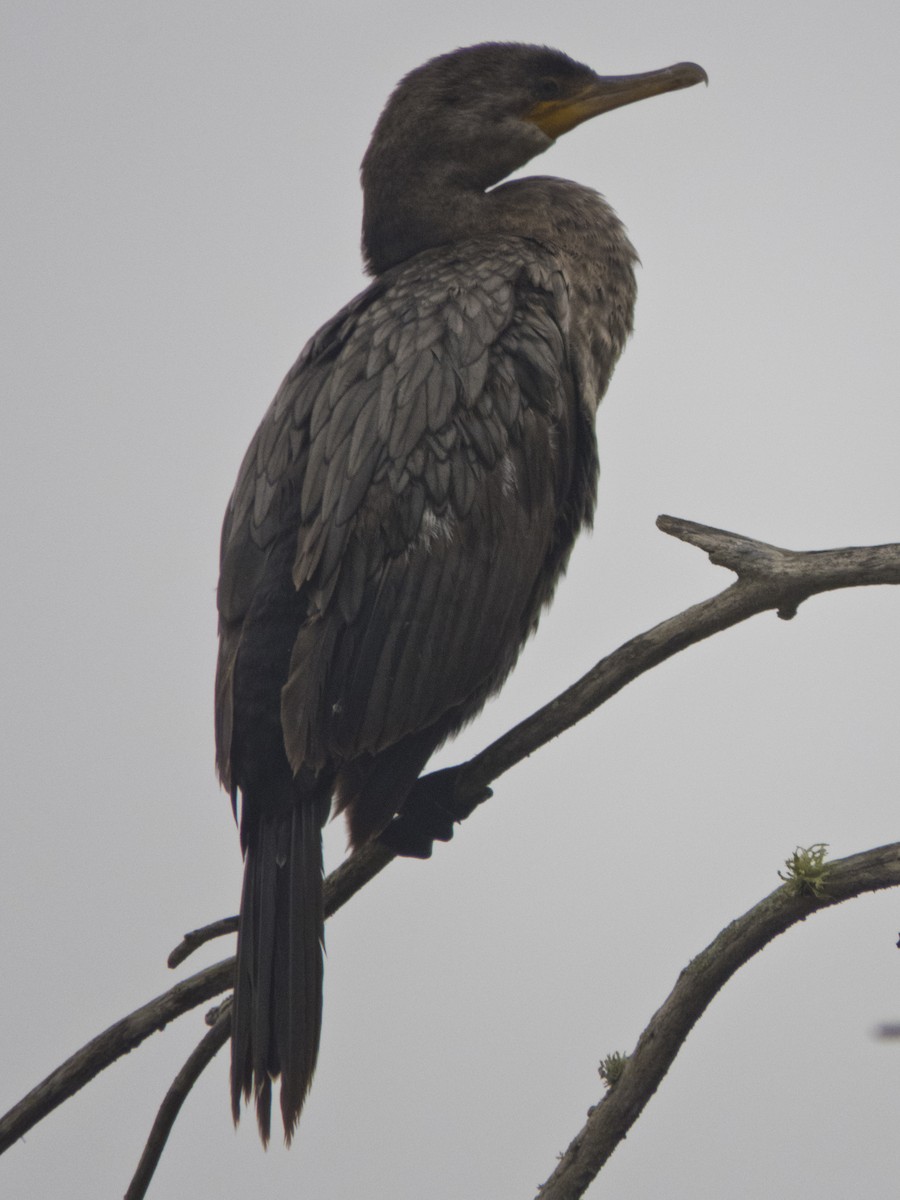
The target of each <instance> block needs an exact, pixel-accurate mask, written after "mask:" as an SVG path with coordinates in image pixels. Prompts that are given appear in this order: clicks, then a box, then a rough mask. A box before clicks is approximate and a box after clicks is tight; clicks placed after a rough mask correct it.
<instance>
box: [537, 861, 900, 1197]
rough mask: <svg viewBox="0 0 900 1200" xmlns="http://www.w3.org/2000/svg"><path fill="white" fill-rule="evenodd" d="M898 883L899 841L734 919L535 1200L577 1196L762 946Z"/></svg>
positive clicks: (684, 979)
mask: <svg viewBox="0 0 900 1200" xmlns="http://www.w3.org/2000/svg"><path fill="white" fill-rule="evenodd" d="M898 885H900V842H897V843H894V844H892V845H890V846H880V847H879V848H878V849H876V850H867V851H865V852H864V853H862V854H854V855H852V856H851V857H849V858H842V859H837V860H836V861H835V862H830V863H828V864H827V877H826V881H825V884H824V887H823V894H822V895H818V896H817V895H813V894H811V893H810V892H809V891H804V890H803V889H799V888H797V887H796V886H794V884H793V881H791V882H788V883H785V884H784V885H782V886H781V887H780V888H778V889H777V890H776V891H774V892H772V893H771V895H769V896H767V897H766V899H765V900H763V901H761V902H760V903H759V904H757V905H756V906H755V907H754V908H751V909H750V911H749V912H747V913H745V914H744V915H743V916H742V917H739V918H738V919H737V920H736V921H733V922H732V923H731V924H730V925H729V926H728V927H727V928H726V929H723V930H722V932H721V933H720V934H719V936H718V937H717V938H716V939H715V941H713V942H712V943H711V944H710V945H709V946H708V947H707V948H706V949H705V950H704V951H703V952H702V953H701V954H698V956H697V957H696V958H695V959H693V960H692V961H691V962H690V963H689V964H688V966H687V967H686V968H685V969H684V970H683V971H682V973H681V975H680V976H679V978H678V982H677V983H676V985H675V987H674V988H673V990H672V991H671V993H670V994H669V996H668V998H667V1000H666V1001H665V1003H664V1004H663V1006H662V1008H660V1009H659V1010H658V1011H657V1012H656V1013H655V1014H654V1015H653V1017H652V1018H651V1020H650V1024H649V1025H648V1026H647V1028H646V1029H645V1030H644V1032H643V1033H642V1034H641V1036H640V1038H639V1039H638V1044H637V1046H636V1047H635V1049H634V1051H633V1052H632V1053H631V1054H630V1055H628V1056H627V1060H626V1061H625V1063H624V1066H623V1067H622V1070H621V1074H620V1075H619V1077H618V1079H617V1080H616V1082H615V1085H614V1086H613V1087H612V1088H611V1090H610V1091H608V1092H607V1093H606V1095H605V1096H604V1097H603V1098H602V1099H601V1100H600V1101H599V1103H598V1104H597V1105H596V1106H595V1107H594V1108H593V1109H591V1111H590V1113H589V1115H588V1119H587V1122H586V1123H585V1125H584V1127H583V1128H582V1129H581V1131H580V1132H579V1133H578V1134H577V1135H576V1136H575V1138H574V1139H573V1141H572V1143H571V1144H570V1146H569V1148H568V1149H567V1150H566V1152H565V1154H563V1155H562V1157H561V1159H560V1162H559V1165H558V1166H557V1167H556V1169H555V1170H554V1172H553V1174H552V1175H551V1176H550V1178H549V1179H548V1180H547V1182H546V1183H545V1184H544V1185H543V1186H542V1187H541V1188H540V1190H539V1192H538V1198H537V1200H578V1198H579V1197H580V1196H583V1195H584V1193H585V1192H586V1191H587V1189H588V1187H589V1186H590V1185H591V1183H592V1182H593V1180H594V1179H595V1178H596V1177H597V1175H598V1174H599V1172H600V1170H601V1168H602V1167H603V1166H604V1164H605V1163H606V1162H607V1160H608V1159H609V1157H610V1155H611V1154H612V1153H613V1151H614V1150H615V1149H616V1147H617V1146H618V1144H619V1143H620V1142H621V1141H622V1140H623V1138H624V1137H625V1135H626V1134H627V1133H628V1131H629V1130H630V1129H631V1127H632V1125H634V1123H635V1121H636V1120H637V1119H638V1117H639V1116H640V1114H641V1113H642V1112H643V1110H644V1107H645V1106H646V1104H647V1103H648V1101H649V1100H650V1098H651V1096H652V1095H653V1094H654V1092H655V1091H656V1089H657V1088H658V1087H659V1085H660V1083H661V1082H662V1080H663V1077H664V1076H665V1074H666V1072H667V1071H668V1069H669V1067H670V1066H671V1064H672V1062H673V1060H674V1058H675V1056H676V1054H677V1053H678V1051H679V1050H680V1049H681V1046H682V1044H683V1043H684V1041H685V1038H686V1037H687V1036H688V1034H689V1033H690V1031H691V1029H692V1028H693V1027H694V1025H695V1024H696V1022H697V1021H698V1020H699V1019H700V1017H701V1016H702V1014H703V1013H704V1011H705V1010H706V1008H707V1007H708V1005H709V1004H710V1002H711V1001H712V999H713V997H714V996H715V995H716V993H717V992H718V991H719V990H720V989H721V988H722V987H723V986H724V984H725V983H727V981H728V980H729V979H730V978H731V977H732V975H734V973H735V972H736V971H737V970H738V969H739V968H740V967H742V966H743V965H744V963H745V962H747V961H748V960H749V959H750V958H752V957H753V955H754V954H756V953H757V952H758V951H759V950H761V949H762V948H763V947H764V946H766V945H767V944H768V943H769V942H771V941H772V940H773V939H774V938H776V937H777V936H778V935H779V934H780V933H784V931H785V930H786V929H789V928H790V927H791V926H792V925H795V924H797V922H799V921H803V920H804V919H805V918H806V917H808V916H809V915H810V914H811V913H814V912H818V911H820V910H821V909H823V908H829V907H831V906H832V905H834V904H839V903H841V902H842V901H844V900H850V899H852V898H853V897H854V896H859V895H862V894H863V893H864V892H874V891H878V890H879V889H881V888H888V887H896V886H898Z"/></svg>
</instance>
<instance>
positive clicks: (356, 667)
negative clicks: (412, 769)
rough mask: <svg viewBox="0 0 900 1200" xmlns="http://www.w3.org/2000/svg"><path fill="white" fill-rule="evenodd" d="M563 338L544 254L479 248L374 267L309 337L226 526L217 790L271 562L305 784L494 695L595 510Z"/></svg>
mask: <svg viewBox="0 0 900 1200" xmlns="http://www.w3.org/2000/svg"><path fill="white" fill-rule="evenodd" d="M567 329H568V303H567V289H566V285H565V279H564V276H563V274H562V272H561V271H560V269H559V266H558V264H557V263H556V262H555V260H554V259H553V258H552V256H551V255H550V254H549V253H548V252H546V251H543V250H541V249H540V248H538V247H536V246H534V245H533V244H530V243H527V242H525V241H522V240H519V239H509V240H508V241H504V242H500V243H498V242H497V241H492V242H490V243H479V242H477V241H472V242H471V243H467V244H466V245H465V246H463V247H456V248H454V249H453V250H452V251H451V250H449V249H448V250H437V251H433V252H430V253H428V254H425V255H421V256H419V257H417V258H416V259H415V260H414V261H413V262H411V263H409V264H406V265H404V266H402V267H400V268H397V269H396V270H395V271H394V272H391V273H389V274H388V275H386V276H384V277H383V278H382V279H381V280H380V281H378V282H377V283H376V284H374V285H373V287H372V288H371V289H369V291H368V292H366V293H363V294H362V296H361V297H358V298H357V300H356V301H354V302H353V304H351V305H350V306H348V308H347V309H345V310H344V311H343V312H342V313H341V314H339V315H338V317H336V318H335V319H334V321H332V322H331V323H329V325H327V326H326V327H324V329H323V330H322V331H320V333H319V334H318V335H317V336H316V338H315V339H314V340H313V342H312V343H310V346H309V347H307V350H306V351H304V354H303V355H302V356H301V358H300V360H299V361H298V363H297V365H296V366H295V368H294V369H293V370H292V372H291V373H290V374H289V375H288V377H287V379H286V380H285V383H284V385H283V386H282V389H281V390H280V392H279V394H278V396H277V397H276V399H275V401H274V402H273V405H272V407H271V408H270V410H269V413H268V414H267V416H266V418H265V420H264V421H263V424H262V426H261V427H260V429H259V431H258V433H257V435H256V437H255V439H254V442H253V444H252V445H251V447H250V450H249V451H248V454H247V456H246V458H245V460H244V464H243V466H242V468H241V473H240V475H239V478H238V483H237V486H236V488H235V493H234V497H233V500H232V505H231V508H230V510H229V516H228V518H227V519H226V525H225V529H224V531H223V544H222V573H221V579H220V589H219V606H220V614H221V630H222V647H221V652H220V668H219V673H220V682H219V692H218V696H217V710H218V713H219V721H218V726H217V728H218V732H219V762H220V771H222V774H223V778H224V779H225V780H226V782H227V781H228V780H229V779H230V774H229V766H228V762H229V747H230V741H231V737H232V716H231V714H232V712H233V709H234V705H235V703H236V701H235V698H234V695H233V692H234V688H233V686H232V685H233V680H234V667H235V663H236V662H237V661H238V660H239V658H240V656H241V655H243V654H245V653H246V654H250V653H251V650H250V645H251V644H252V643H253V642H254V641H255V640H256V639H257V638H258V637H260V636H262V632H261V631H262V626H263V625H264V624H265V621H266V619H267V617H266V611H267V606H266V604H265V603H264V601H265V599H266V593H267V592H268V591H271V589H272V588H273V587H274V586H275V585H276V582H277V581H276V579H273V569H274V568H273V564H275V563H276V562H277V561H279V560H281V559H283V561H284V565H283V566H282V567H280V568H278V570H279V571H280V572H281V573H282V574H283V573H284V572H285V571H286V570H287V569H288V568H289V569H290V577H291V588H290V591H291V595H292V596H293V597H294V599H295V604H294V607H293V608H292V610H291V612H292V616H291V618H290V620H289V621H288V622H287V624H290V621H293V628H292V629H291V630H290V633H291V645H290V651H289V660H288V661H286V662H285V663H284V672H283V674H282V675H281V678H280V679H279V680H278V681H277V686H278V688H279V689H280V717H281V727H282V731H283V738H284V746H285V749H286V751H287V757H288V760H289V762H290V764H291V767H292V769H293V771H294V772H295V773H296V772H299V771H301V770H304V769H308V770H313V771H318V770H321V769H322V768H323V767H325V766H326V765H328V764H332V765H333V764H335V763H344V762H348V761H352V760H353V759H356V758H358V757H360V756H366V755H377V754H379V753H380V752H382V751H384V750H385V749H386V748H387V747H390V746H392V745H394V744H396V743H397V742H399V741H400V740H401V739H403V738H405V737H407V736H409V735H411V734H415V733H417V732H419V731H421V730H422V729H424V728H426V727H429V726H433V725H435V724H436V723H440V722H441V721H442V720H444V718H445V717H446V715H447V714H448V713H452V714H454V721H453V724H454V725H458V724H461V723H462V722H463V721H464V720H465V719H466V718H467V717H468V716H470V715H472V713H473V712H474V711H475V710H477V708H478V707H480V705H481V704H482V703H483V701H484V699H485V698H486V696H487V695H488V694H489V693H490V691H491V690H493V689H494V688H495V687H497V686H499V684H500V683H501V682H502V680H503V678H504V677H505V675H506V673H507V672H508V671H509V669H510V668H511V666H512V664H513V663H514V661H515V658H516V657H517V655H518V651H519V649H520V647H521V644H522V642H523V641H524V639H525V638H526V637H527V635H528V633H529V632H530V631H531V629H532V628H533V627H534V624H535V622H536V620H537V615H538V612H539V610H540V607H541V605H542V604H543V603H544V602H545V601H546V600H547V599H548V598H549V596H550V594H551V593H552V590H553V586H554V584H555V582H556V579H557V578H558V575H559V573H560V571H561V570H562V569H563V567H564V565H565V561H566V558H567V556H568V552H569V549H570V547H571V543H572V541H573V540H574V536H575V534H576V532H577V530H578V528H579V527H580V526H581V524H582V523H583V522H584V521H585V520H587V519H589V517H590V513H591V511H592V507H593V495H594V487H595V483H596V448H595V444H594V439H593V430H592V427H591V422H590V419H589V417H586V415H585V413H584V412H583V411H582V408H581V405H580V403H579V395H578V386H577V381H576V376H575V371H574V368H573V365H572V363H571V362H570V352H569V347H568V340H567ZM286 540H287V542H288V543H289V546H290V553H279V550H278V548H279V547H280V548H281V549H282V550H283V549H284V547H285V544H286ZM276 575H277V571H276ZM271 608H272V606H271V604H269V605H268V612H269V618H268V619H269V621H270V624H271ZM282 653H285V651H284V650H282ZM237 703H238V704H240V698H238V700H237ZM445 723H446V722H445ZM223 764H224V769H223Z"/></svg>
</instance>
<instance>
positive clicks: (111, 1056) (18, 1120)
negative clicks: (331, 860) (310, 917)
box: [0, 842, 394, 1154]
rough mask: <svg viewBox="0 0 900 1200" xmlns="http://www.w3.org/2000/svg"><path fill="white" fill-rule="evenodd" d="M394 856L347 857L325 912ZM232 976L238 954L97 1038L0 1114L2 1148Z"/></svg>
mask: <svg viewBox="0 0 900 1200" xmlns="http://www.w3.org/2000/svg"><path fill="white" fill-rule="evenodd" d="M393 857H394V856H393V854H392V853H391V852H390V851H389V850H388V849H387V848H386V847H384V846H382V845H380V844H379V843H378V842H371V843H369V844H368V845H367V846H363V847H362V848H361V849H360V850H358V851H357V852H356V853H355V854H353V855H351V857H350V858H348V859H347V860H346V862H343V863H342V864H341V865H340V866H339V867H338V868H337V870H336V871H333V872H332V873H331V875H329V877H328V879H327V880H326V881H325V914H326V916H329V917H330V916H331V915H332V913H334V912H336V911H337V910H338V909H339V908H340V907H341V906H342V905H344V904H346V902H347V901H348V900H349V899H350V897H351V896H353V895H354V894H355V893H356V892H358V891H359V889H360V888H361V887H363V886H364V884H366V883H368V882H369V880H370V879H372V878H374V877H375V875H377V874H378V872H379V871H381V870H383V869H384V867H386V866H387V864H388V863H389V862H390V861H391V859H392V858H393ZM233 979H234V957H231V958H226V959H223V960H222V962H218V963H216V964H215V965H214V966H212V967H207V968H206V969H205V970H203V971H198V972H197V974H196V975H191V976H190V977H189V978H188V979H184V980H182V981H181V983H177V984H175V986H174V987H173V988H170V989H169V991H167V992H163V994H162V995H161V996H157V997H156V999H155V1000H151V1001H150V1002H149V1003H148V1004H144V1005H142V1006H141V1007H140V1008H138V1009H135V1011H134V1012H132V1013H129V1015H128V1016H127V1017H123V1019H122V1020H121V1021H117V1022H116V1023H115V1025H111V1026H110V1027H109V1029H107V1030H105V1031H104V1032H103V1033H101V1034H99V1035H98V1036H97V1037H95V1038H92V1039H91V1041H89V1042H88V1043H87V1045H86V1046H83V1047H82V1048H81V1049H80V1050H78V1051H77V1052H76V1053H75V1054H73V1055H72V1057H71V1058H68V1059H66V1061H65V1062H64V1063H63V1064H62V1065H61V1066H59V1067H57V1068H56V1070H55V1071H53V1072H51V1074H50V1075H48V1076H47V1078H46V1079H45V1080H43V1082H41V1083H39V1084H38V1085H37V1087H35V1088H33V1089H32V1090H31V1091H30V1092H29V1093H28V1095H27V1096H24V1097H23V1098H22V1099H21V1100H20V1101H19V1103H18V1104H16V1105H15V1106H14V1107H13V1108H11V1109H10V1110H9V1112H8V1113H7V1114H6V1115H5V1116H4V1117H2V1118H0V1154H2V1153H3V1152H4V1151H5V1150H8V1149H9V1147H10V1146H11V1145H13V1144H14V1143H15V1142H16V1141H18V1139H19V1138H20V1137H22V1136H23V1135H24V1134H25V1133H27V1132H28V1130H29V1129H31V1128H32V1127H33V1126H35V1125H37V1123H38V1122H39V1121H42V1120H43V1119H44V1117H46V1116H47V1115H48V1114H49V1113H51V1112H53V1110H54V1109H55V1108H58V1107H59V1105H60V1104H62V1103H63V1101H65V1100H68V1099H69V1097H70V1096H73V1095H74V1094H75V1093H76V1092H77V1091H79V1090H80V1089H81V1088H83V1087H84V1085H85V1084H86V1083H90V1081H91V1080H92V1079H93V1078H94V1077H95V1076H96V1075H99V1074H100V1072H101V1071H102V1070H104V1069H105V1068H106V1067H108V1066H111V1065H112V1064H113V1063H114V1062H115V1061H116V1059H118V1058H121V1057H122V1055H123V1054H127V1053H128V1051H129V1050H133V1049H134V1048H135V1047H136V1046H139V1045H140V1044H141V1042H143V1041H144V1040H145V1039H146V1038H148V1037H149V1036H150V1035H151V1034H152V1033H156V1032H157V1031H158V1030H160V1029H163V1028H164V1027H165V1026H166V1025H168V1023H169V1022H170V1021H172V1020H174V1019H175V1017H180V1016H181V1015H182V1014H183V1013H186V1012H189V1011H190V1009H192V1008H196V1007H197V1006H198V1005H200V1004H203V1003H205V1002H206V1001H207V1000H211V999H212V998H213V997H214V996H217V995H220V994H221V993H222V992H224V991H227V990H228V989H229V988H230V987H231V986H232V981H233ZM207 1036H208V1035H207ZM207 1061H208V1060H207ZM203 1065H204V1066H205V1063H204V1064H203ZM200 1069H201V1070H202V1067H201V1068H200ZM199 1073H200V1072H199V1071H198V1072H197V1074H198V1075H199Z"/></svg>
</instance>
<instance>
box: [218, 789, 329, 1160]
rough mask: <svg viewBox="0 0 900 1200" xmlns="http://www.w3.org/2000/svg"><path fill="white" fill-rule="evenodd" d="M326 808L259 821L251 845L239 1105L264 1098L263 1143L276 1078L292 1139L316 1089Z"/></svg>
mask: <svg viewBox="0 0 900 1200" xmlns="http://www.w3.org/2000/svg"><path fill="white" fill-rule="evenodd" d="M318 807H319V806H318V805H317V804H316V803H314V802H309V801H306V800H303V801H299V802H298V803H296V804H295V805H294V806H293V809H292V811H291V812H289V813H285V814H283V815H282V816H280V817H278V818H277V819H274V820H266V819H263V820H261V821H260V823H259V825H258V827H257V829H256V831H255V833H256V836H255V837H253V838H251V840H250V844H249V845H248V847H247V856H246V862H245V866H244V887H243V894H242V897H241V917H240V926H239V929H238V952H237V971H236V975H235V990H234V1009H233V1016H232V1050H231V1105H232V1112H233V1114H234V1119H235V1121H237V1119H238V1117H239V1115H240V1106H241V1099H242V1098H243V1100H244V1102H245V1103H246V1102H248V1101H249V1100H250V1098H251V1096H252V1097H253V1098H255V1100H256V1116H257V1121H258V1123H259V1131H260V1136H261V1137H262V1140H263V1142H264V1143H267V1142H268V1140H269V1136H270V1132H271V1111H270V1110H271V1094H272V1084H271V1081H272V1079H274V1078H276V1077H277V1076H278V1075H280V1076H281V1113H282V1119H283V1122H284V1135H285V1140H286V1141H288V1142H290V1140H291V1138H292V1136H293V1133H294V1130H295V1128H296V1126H297V1121H298V1120H299V1117H300V1112H301V1109H302V1108H303V1102H304V1100H305V1099H306V1094H307V1092H308V1091H309V1087H310V1084H311V1082H312V1077H313V1073H314V1071H315V1067H316V1058H317V1056H318V1050H319V1036H320V1032H321V1026H322V973H323V963H322V946H323V931H324V912H323V905H322V833H321V823H320V814H319V812H318Z"/></svg>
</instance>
